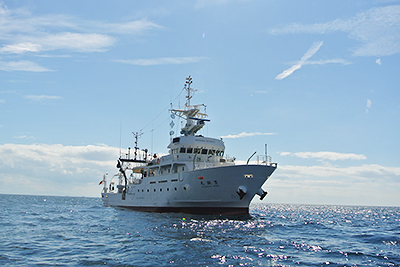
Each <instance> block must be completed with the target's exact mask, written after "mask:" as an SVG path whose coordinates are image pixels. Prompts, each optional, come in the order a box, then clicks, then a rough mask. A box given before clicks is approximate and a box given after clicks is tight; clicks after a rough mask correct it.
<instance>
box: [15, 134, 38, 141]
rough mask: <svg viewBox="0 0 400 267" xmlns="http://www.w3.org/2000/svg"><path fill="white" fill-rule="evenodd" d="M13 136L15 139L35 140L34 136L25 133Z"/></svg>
mask: <svg viewBox="0 0 400 267" xmlns="http://www.w3.org/2000/svg"><path fill="white" fill-rule="evenodd" d="M14 138H16V139H32V140H35V137H33V136H26V135H20V136H14Z"/></svg>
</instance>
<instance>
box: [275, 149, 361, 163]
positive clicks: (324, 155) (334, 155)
mask: <svg viewBox="0 0 400 267" xmlns="http://www.w3.org/2000/svg"><path fill="white" fill-rule="evenodd" d="M280 155H281V156H294V157H298V158H303V159H309V158H316V159H322V160H324V159H325V160H326V159H327V160H333V161H336V160H348V159H351V160H365V159H367V157H366V156H365V155H363V154H354V153H338V152H331V151H320V152H296V153H292V152H281V153H280Z"/></svg>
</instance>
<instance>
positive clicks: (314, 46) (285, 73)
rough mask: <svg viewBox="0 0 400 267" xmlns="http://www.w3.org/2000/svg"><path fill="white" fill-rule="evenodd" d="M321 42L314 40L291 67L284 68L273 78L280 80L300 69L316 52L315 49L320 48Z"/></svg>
mask: <svg viewBox="0 0 400 267" xmlns="http://www.w3.org/2000/svg"><path fill="white" fill-rule="evenodd" d="M322 44H323V42H322V41H321V42H314V43H313V44H312V45H311V47H310V48H309V49H308V50H307V52H306V53H305V54H304V55H303V56H302V57H301V59H300V60H299V61H298V62H297V63H295V64H294V65H293V66H292V67H290V68H288V69H286V70H284V71H283V72H282V73H280V74H278V75H277V76H276V77H275V79H277V80H282V79H284V78H286V77H288V76H289V75H291V74H292V73H293V72H295V71H296V70H298V69H300V68H301V67H302V66H303V65H304V63H305V62H306V61H307V60H308V59H310V58H311V57H312V56H313V55H314V54H315V53H317V51H318V50H319V49H320V48H321V46H322Z"/></svg>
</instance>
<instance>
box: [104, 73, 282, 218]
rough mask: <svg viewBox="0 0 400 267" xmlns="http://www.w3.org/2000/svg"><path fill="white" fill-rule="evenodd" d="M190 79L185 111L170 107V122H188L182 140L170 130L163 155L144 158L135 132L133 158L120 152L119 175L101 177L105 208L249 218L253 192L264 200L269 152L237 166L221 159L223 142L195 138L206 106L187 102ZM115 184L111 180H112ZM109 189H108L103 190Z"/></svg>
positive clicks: (231, 160) (272, 166) (189, 92)
mask: <svg viewBox="0 0 400 267" xmlns="http://www.w3.org/2000/svg"><path fill="white" fill-rule="evenodd" d="M191 84H192V78H191V77H190V76H189V77H188V78H187V79H186V84H185V86H184V90H186V92H187V95H186V103H185V106H184V108H178V109H175V108H172V104H171V109H170V112H171V115H170V117H171V119H172V121H171V122H170V126H171V128H173V127H174V125H175V123H174V122H173V120H174V118H176V117H179V119H180V120H181V119H183V120H185V121H186V123H185V125H184V126H183V127H182V128H181V131H180V134H181V135H180V136H175V137H174V131H172V130H171V131H170V144H169V145H168V146H167V148H168V150H169V151H168V154H167V155H157V153H154V154H153V155H151V154H148V150H147V149H144V150H140V149H139V147H138V144H137V141H138V137H139V136H140V135H141V134H142V133H134V135H135V140H136V141H135V147H134V153H133V158H132V157H131V151H130V148H128V153H127V154H126V155H122V154H120V157H119V159H118V163H117V168H118V170H119V172H118V174H115V175H114V176H112V178H111V180H110V181H109V184H108V181H107V174H106V175H104V176H103V180H102V181H101V182H100V184H101V183H102V184H103V191H102V193H101V196H102V199H103V203H104V205H106V206H112V207H122V208H130V209H136V210H143V211H151V212H185V213H192V214H224V215H239V214H248V213H249V205H250V202H251V200H252V199H253V198H254V196H255V195H256V194H257V195H259V196H260V199H261V200H262V199H263V198H264V197H265V195H266V194H267V192H265V191H264V190H263V189H262V188H261V186H262V185H263V184H264V182H265V181H266V180H267V179H268V178H269V177H270V175H271V174H272V173H273V172H274V171H275V169H276V168H277V164H276V163H272V162H271V157H269V156H268V154H267V149H265V150H266V151H265V155H263V156H257V157H256V158H257V160H256V161H255V162H256V163H257V164H254V165H249V164H248V163H249V162H250V159H251V158H252V157H253V156H254V155H255V154H256V152H254V154H253V155H251V157H250V158H249V159H248V160H247V164H246V165H235V158H230V157H226V156H225V157H224V155H225V144H224V142H223V140H222V138H211V137H205V136H203V135H198V134H197V132H198V131H199V130H200V129H201V128H202V127H203V126H204V125H205V122H208V121H210V120H209V119H207V116H208V115H207V113H206V110H205V109H206V106H205V105H204V104H200V105H192V104H191V103H190V100H191V98H192V97H193V93H194V92H195V91H196V89H193V88H191ZM116 177H117V179H118V181H115V180H116V179H114V178H116ZM107 185H109V186H107Z"/></svg>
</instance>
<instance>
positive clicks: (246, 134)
mask: <svg viewBox="0 0 400 267" xmlns="http://www.w3.org/2000/svg"><path fill="white" fill-rule="evenodd" d="M257 135H275V133H260V132H253V133H246V132H241V133H240V134H228V135H224V136H221V138H243V137H252V136H257Z"/></svg>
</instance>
